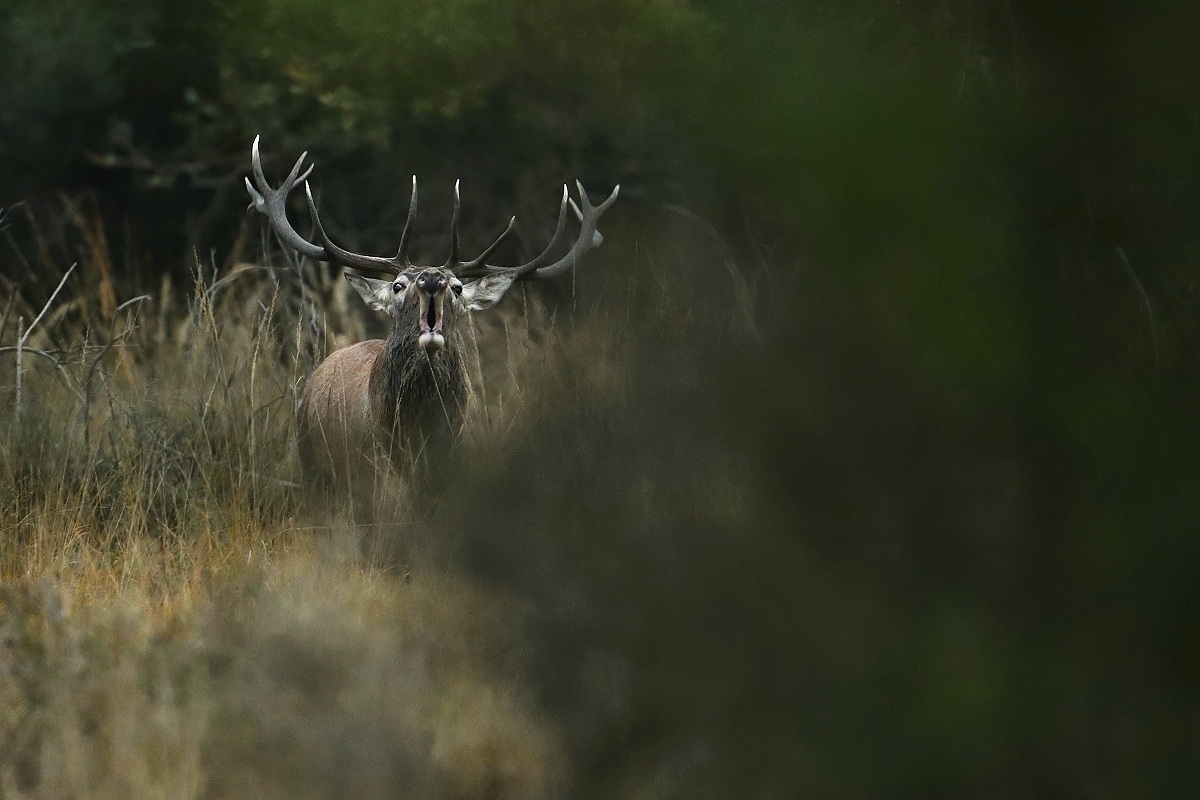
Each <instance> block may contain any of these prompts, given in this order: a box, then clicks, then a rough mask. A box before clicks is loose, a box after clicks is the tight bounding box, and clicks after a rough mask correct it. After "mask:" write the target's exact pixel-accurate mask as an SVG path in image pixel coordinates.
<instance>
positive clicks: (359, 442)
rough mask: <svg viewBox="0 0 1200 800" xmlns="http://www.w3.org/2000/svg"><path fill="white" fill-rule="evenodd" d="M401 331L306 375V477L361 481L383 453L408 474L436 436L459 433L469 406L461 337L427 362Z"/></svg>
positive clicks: (343, 352) (338, 355)
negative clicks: (411, 463)
mask: <svg viewBox="0 0 1200 800" xmlns="http://www.w3.org/2000/svg"><path fill="white" fill-rule="evenodd" d="M399 330H401V328H400V327H399V326H397V327H395V328H393V329H392V333H391V334H390V335H389V337H388V339H387V340H386V341H385V340H383V339H368V340H367V341H364V342H359V343H357V344H354V345H350V346H349V347H343V348H342V349H340V350H337V351H335V352H333V353H331V354H330V355H329V357H328V358H326V359H325V360H324V361H322V362H321V364H320V365H318V366H317V368H316V369H315V370H314V371H313V373H312V375H311V376H310V377H309V379H308V383H307V384H306V385H305V387H304V393H303V395H302V396H301V401H300V410H299V425H298V433H299V448H300V460H301V464H302V466H303V468H304V471H305V474H306V475H309V476H312V477H315V478H316V479H317V481H318V482H329V481H330V480H335V481H336V482H341V480H343V479H345V480H357V479H360V478H361V477H362V476H363V475H364V474H369V472H368V471H369V470H370V469H372V468H373V466H374V464H375V459H376V458H377V457H378V456H380V455H383V456H384V457H386V458H387V459H388V460H389V461H390V462H391V464H392V466H393V467H394V468H395V469H396V470H397V471H398V472H403V470H404V469H405V467H406V466H407V464H406V463H405V462H406V460H407V459H408V458H410V457H411V454H412V453H414V452H415V451H418V450H419V449H420V448H421V446H422V444H423V443H424V442H425V441H426V440H427V439H428V438H429V437H430V436H431V435H433V434H435V433H436V432H438V431H439V430H442V429H449V430H453V429H455V428H457V426H458V424H459V422H460V420H461V416H462V408H463V405H464V404H465V402H466V376H465V373H464V370H463V367H462V360H461V358H460V346H459V342H458V338H459V337H458V336H457V335H455V336H453V337H450V338H449V339H448V341H447V346H446V347H444V348H443V350H442V352H440V353H438V354H437V356H436V357H435V358H428V357H427V356H426V354H425V352H424V350H423V349H422V348H420V347H419V345H418V344H417V342H416V339H415V338H414V337H412V336H408V335H400V334H397V331H399Z"/></svg>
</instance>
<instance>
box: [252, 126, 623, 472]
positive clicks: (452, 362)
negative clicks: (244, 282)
mask: <svg viewBox="0 0 1200 800" xmlns="http://www.w3.org/2000/svg"><path fill="white" fill-rule="evenodd" d="M307 156H308V153H303V154H301V156H300V158H299V160H297V161H296V165H295V166H294V167H292V171H291V172H290V173H289V174H288V176H287V178H286V179H285V180H284V181H283V183H282V184H281V185H280V186H279V187H278V188H273V187H272V186H271V185H270V184H269V183H268V182H267V179H266V176H265V175H264V173H263V168H262V161H261V159H260V157H259V150H258V137H255V139H254V144H253V146H252V147H251V164H252V167H253V177H254V180H253V182H251V180H250V179H249V178H247V179H246V189H247V190H248V191H249V192H250V196H251V198H252V199H253V204H252V205H253V207H254V208H256V209H257V210H258V211H260V212H262V213H263V214H265V215H266V217H267V219H268V220H269V221H270V224H271V227H272V228H274V230H275V233H276V234H277V235H278V236H279V238H280V239H281V240H282V241H283V242H284V243H285V244H286V245H287V246H289V247H292V248H294V249H295V250H296V251H297V252H299V253H300V254H301V255H304V256H307V257H309V258H314V259H319V260H322V261H329V262H332V263H335V264H339V265H341V266H343V267H347V268H348V269H347V270H346V272H345V275H346V279H347V280H348V281H349V282H350V284H351V285H352V286H353V287H354V288H355V289H356V290H357V291H358V293H359V294H360V295H361V296H362V299H363V300H364V301H366V303H367V305H368V306H370V307H371V308H373V309H375V310H377V311H383V312H385V313H387V314H388V315H389V316H390V317H391V318H392V329H391V333H390V334H389V335H388V338H387V341H383V340H380V339H371V340H368V341H365V342H359V343H358V344H355V345H351V346H349V347H344V348H342V349H341V350H337V351H335V352H333V353H331V354H330V355H329V357H328V358H326V359H325V360H324V361H323V362H322V363H321V364H320V365H319V366H318V367H317V368H316V369H315V370H314V371H313V373H312V376H311V377H310V378H309V380H308V383H307V385H306V386H305V389H304V394H303V396H302V398H301V407H300V412H299V413H300V419H299V444H300V457H301V461H302V465H303V468H304V470H305V475H306V479H316V481H317V482H324V481H328V480H329V479H331V478H334V477H335V476H337V477H340V476H341V475H345V476H346V478H347V479H348V480H350V481H353V480H354V477H353V476H357V475H361V470H362V469H363V468H364V467H367V466H368V465H369V464H370V461H371V458H372V457H373V455H374V454H375V453H376V452H377V448H378V449H382V452H384V453H386V454H387V455H388V456H389V458H390V460H391V462H392V464H393V465H394V466H395V467H396V468H397V469H399V470H402V469H403V466H404V464H405V462H406V460H407V459H408V458H411V456H412V455H413V454H414V452H415V448H418V447H420V446H421V445H422V443H423V442H424V441H425V440H426V438H427V437H428V436H429V435H430V434H431V433H434V432H436V431H437V430H439V429H442V430H449V429H450V428H451V427H452V426H453V424H454V423H455V421H456V420H457V419H459V418H460V415H461V410H462V407H463V404H464V401H465V398H466V391H467V384H466V375H465V372H464V367H463V361H462V356H461V351H462V344H461V339H462V327H461V326H460V317H462V316H464V315H465V314H466V313H467V312H470V311H479V310H482V309H485V308H490V307H491V306H493V305H495V304H496V303H497V302H499V300H500V298H501V297H503V296H504V293H505V292H506V291H507V290H508V288H509V287H510V286H512V285H513V283H514V282H515V281H518V280H528V279H540V278H550V277H553V276H555V275H559V274H561V273H564V272H566V271H568V270H570V269H572V268H573V267H574V266H575V265H576V263H578V261H579V259H580V258H581V257H582V256H583V255H584V253H586V252H587V251H588V250H589V249H591V248H593V247H597V246H599V244H600V243H601V241H602V240H603V237H602V236H601V235H600V232H599V231H597V230H596V225H597V223H598V222H599V220H600V217H601V215H602V214H604V212H605V211H607V210H608V208H609V207H610V206H611V205H612V204H613V202H614V201H615V200H616V199H617V192H618V190H619V189H620V187H619V186H618V187H616V188H614V189H613V191H612V194H611V195H609V196H608V199H606V200H605V201H604V202H603V203H601V204H600V205H598V206H593V205H592V204H591V202H590V201H589V200H588V196H587V193H586V192H585V191H584V190H583V186H582V185H581V184H579V183H578V182H576V185H577V186H578V187H579V201H580V202H579V205H576V204H575V201H574V200H572V199H570V198H569V197H568V194H567V187H566V186H565V185H564V186H563V196H562V203H561V205H560V206H559V211H558V225H557V227H556V228H555V231H554V235H553V236H552V237H551V239H550V243H549V244H548V245H547V246H546V249H545V250H543V251H542V253H541V254H540V255H538V256H536V257H535V258H534V259H533V260H532V261H529V262H528V263H525V264H520V265H516V266H507V267H506V266H494V265H492V264H488V263H485V262H486V260H487V259H488V257H489V256H491V255H492V253H493V252H495V250H496V248H498V247H499V246H500V244H501V243H502V242H503V241H504V239H505V237H506V236H507V235H508V234H509V232H510V231H511V230H512V227H513V223H514V222H515V221H516V217H513V218H512V219H511V220H509V223H508V227H507V228H505V230H504V232H503V233H501V234H500V236H499V237H498V238H497V239H496V240H495V241H494V242H492V244H491V245H490V246H488V248H487V249H486V250H484V251H483V252H482V253H481V254H480V255H479V256H478V257H476V258H474V259H471V260H470V261H462V260H460V259H459V244H458V217H459V206H460V203H459V195H458V183H457V182H456V183H455V185H454V212H453V214H452V216H451V218H450V256H449V257H448V258H447V259H446V263H445V264H443V265H442V266H440V267H435V266H419V265H417V264H414V263H413V262H412V261H411V260H410V259H409V256H408V244H409V235H410V234H411V232H412V227H413V218H414V216H415V214H416V210H417V179H416V177H415V176H414V177H413V186H412V199H411V200H410V202H409V206H408V220H407V221H406V222H405V223H404V230H403V232H402V233H401V234H400V249H399V251H398V252H397V253H396V256H395V257H394V258H382V257H379V256H367V255H359V254H358V253H352V252H350V251H348V250H343V249H342V248H340V247H338V246H337V245H336V244H334V243H333V242H332V241H330V239H329V236H328V235H327V234H326V233H325V228H324V226H322V224H321V220H320V218H319V217H318V215H317V206H316V203H315V201H314V200H313V195H312V190H311V189H310V188H309V186H308V180H307V178H308V176H309V174H310V173H311V172H312V166H310V167H309V168H308V169H307V170H305V171H304V172H303V174H302V173H301V170H302V168H303V166H304V161H305V159H306V158H307ZM299 183H304V189H305V193H306V195H307V197H308V210H309V215H310V216H311V218H312V227H313V236H314V238H315V239H316V240H317V241H316V242H310V241H309V240H307V239H305V238H304V237H303V236H301V235H300V234H299V233H298V232H297V231H296V229H295V228H293V227H292V225H291V223H290V222H288V219H287V215H286V211H285V207H286V204H287V198H288V195H289V193H290V192H291V191H292V190H293V189H294V188H295V187H296V186H297V185H298V184H299ZM568 204H569V205H570V206H571V208H572V209H573V210H574V212H575V216H576V217H577V218H578V219H579V224H580V231H579V236H578V238H577V239H576V240H575V243H574V244H573V245H572V246H571V248H570V250H568V251H567V253H566V254H565V255H564V256H562V257H561V258H559V259H558V260H556V261H553V262H552V261H551V258H552V256H551V252H552V251H553V250H554V248H555V247H556V246H557V245H558V244H559V243H560V242H561V241H562V239H563V233H564V232H565V230H566V223H567V206H568ZM355 270H368V271H372V272H382V273H387V274H389V275H390V276H391V277H390V278H389V279H387V280H378V279H375V278H368V277H366V276H364V275H361V274H359V273H358V272H356V271H355ZM343 471H344V472H343Z"/></svg>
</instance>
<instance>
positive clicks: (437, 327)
mask: <svg viewBox="0 0 1200 800" xmlns="http://www.w3.org/2000/svg"><path fill="white" fill-rule="evenodd" d="M443 297H444V293H442V292H438V293H437V294H435V295H428V294H425V293H424V292H422V293H421V334H420V337H419V338H418V340H417V341H418V343H419V344H420V345H421V347H424V348H425V351H426V352H428V353H436V352H437V351H438V350H441V349H442V348H443V347H444V346H445V345H446V337H445V336H444V335H443V334H442V300H443Z"/></svg>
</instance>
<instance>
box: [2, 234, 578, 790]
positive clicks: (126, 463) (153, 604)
mask: <svg viewBox="0 0 1200 800" xmlns="http://www.w3.org/2000/svg"><path fill="white" fill-rule="evenodd" d="M78 224H79V225H80V226H82V228H81V229H82V230H84V232H85V233H87V232H88V231H92V227H91V226H88V224H87V220H86V219H85V218H84V217H82V216H80V217H79V222H78ZM92 232H93V233H94V231H92ZM86 240H87V243H88V247H89V249H87V250H86V253H85V258H84V260H83V262H82V263H81V264H80V265H79V266H78V267H77V268H76V270H75V272H74V273H73V274H71V275H70V277H69V278H68V279H67V280H66V281H65V282H64V283H63V288H62V291H61V292H60V293H59V294H58V295H57V296H56V297H54V299H53V302H51V303H49V304H47V305H45V309H46V313H45V314H44V315H41V319H40V321H39V322H38V323H37V325H36V326H35V327H33V329H32V332H31V333H30V334H29V335H28V336H26V331H29V330H30V325H31V322H32V321H33V320H34V319H35V318H37V317H38V315H39V312H40V311H41V308H42V303H44V301H45V300H46V298H47V297H48V296H49V294H50V290H52V289H53V285H56V284H57V283H58V280H57V278H58V276H61V275H62V274H63V273H62V272H61V271H59V269H58V267H57V266H56V265H55V264H53V263H51V261H50V260H49V258H48V257H47V258H44V259H42V260H41V261H37V260H36V259H35V260H34V263H31V264H27V267H28V268H29V269H30V275H31V276H33V275H37V276H39V277H40V278H41V279H40V280H29V281H26V282H25V291H23V292H22V291H19V290H18V287H16V286H9V288H8V293H7V295H6V296H5V295H0V314H3V315H4V320H3V327H0V347H8V348H10V349H9V350H6V351H4V352H3V353H2V354H0V359H3V360H0V376H3V377H0V426H3V429H2V430H0V464H2V466H0V532H2V536H0V796H3V797H80V798H83V797H249V796H253V797H351V796H352V797H375V796H381V797H382V796H387V797H397V796H401V797H406V796H411V797H430V796H441V797H548V796H554V795H556V794H557V793H558V792H559V791H561V789H562V786H563V785H564V784H563V781H564V780H565V774H566V772H565V771H566V766H565V765H566V756H565V751H564V746H563V744H562V741H561V737H560V735H559V733H558V732H557V731H556V729H555V727H554V726H553V725H551V724H550V723H549V722H548V721H547V720H546V719H545V718H543V717H542V716H541V714H540V713H539V712H538V710H537V709H536V707H535V706H534V704H533V703H532V701H531V699H530V697H528V696H527V694H526V693H523V691H522V690H521V688H520V686H519V685H517V683H516V682H515V681H514V679H513V677H512V676H513V674H514V671H513V670H512V668H511V663H512V661H513V660H514V658H519V656H520V653H521V649H522V647H523V644H522V633H521V631H522V626H523V619H524V617H525V615H526V614H527V612H528V609H526V608H525V607H524V605H523V604H522V603H520V602H518V601H517V600H516V599H514V598H511V597H506V596H504V595H503V594H502V593H500V592H498V591H494V590H493V591H488V590H484V589H482V588H480V587H479V586H478V585H476V584H475V583H473V582H471V581H470V580H468V579H466V578H464V577H461V576H459V575H457V574H455V572H454V571H453V570H452V569H450V568H449V567H447V566H445V563H446V562H444V561H439V560H437V559H425V560H423V561H422V559H421V557H420V553H422V552H424V551H425V550H428V549H430V548H426V547H424V546H423V545H422V541H423V534H422V533H421V531H419V530H416V527H417V526H418V523H417V522H416V520H415V518H405V517H403V516H401V517H400V518H398V519H396V518H394V519H392V520H390V525H389V528H388V529H389V531H391V532H393V533H395V532H396V531H401V532H403V537H401V538H403V540H404V542H405V545H404V546H403V547H400V548H396V547H392V548H391V549H390V552H391V553H393V554H394V553H395V552H402V553H403V554H405V556H406V558H405V560H404V561H403V562H402V563H401V562H399V561H397V560H396V559H395V558H392V559H390V560H383V561H370V560H367V559H364V557H363V555H362V553H361V552H360V549H359V542H358V538H359V537H358V536H356V534H355V532H354V531H351V530H349V529H348V527H347V526H346V524H345V523H343V522H338V521H336V520H335V521H334V522H333V523H332V525H330V524H329V520H328V518H323V519H322V525H323V526H322V527H321V528H320V529H314V526H313V516H312V514H310V513H309V512H308V511H306V510H305V509H304V508H302V505H301V502H300V501H301V498H300V497H299V492H298V490H297V477H298V476H297V472H296V470H297V467H296V464H295V460H294V456H293V447H292V445H291V443H290V434H291V425H292V414H293V409H294V404H295V398H296V396H297V394H298V391H299V388H300V386H301V385H302V381H303V377H304V375H305V374H306V372H307V371H308V369H310V367H311V364H312V362H313V360H314V358H318V357H319V356H320V353H321V352H322V351H323V350H324V349H326V348H327V347H328V346H330V344H331V343H330V342H328V341H326V339H327V338H328V339H333V340H334V341H333V342H332V344H334V345H337V344H341V343H344V341H345V340H351V339H356V338H362V336H363V335H364V333H365V331H364V329H363V327H362V322H361V321H359V320H358V318H357V317H355V316H353V315H349V314H347V313H345V311H344V308H345V298H346V295H345V293H344V291H343V290H342V289H341V288H339V287H337V286H328V285H327V286H320V287H316V289H314V288H312V287H308V288H306V289H305V293H304V294H299V293H298V292H297V288H296V287H297V284H295V283H294V282H293V283H291V284H289V283H288V282H287V281H283V282H281V283H278V284H276V283H272V281H270V280H266V279H264V278H263V275H262V274H261V273H255V272H254V271H253V270H245V273H246V274H245V275H240V276H238V277H237V278H235V279H233V280H231V281H230V282H229V283H226V284H223V285H222V287H221V289H220V290H219V291H218V292H213V291H211V290H210V289H208V288H206V287H205V285H204V282H203V281H199V280H198V281H197V284H196V287H195V289H194V291H193V292H192V295H191V299H190V300H189V301H187V302H184V301H181V300H179V299H178V298H177V297H176V294H178V293H177V292H176V290H175V289H173V287H171V286H170V285H169V284H166V283H164V284H163V285H162V286H160V287H158V289H157V290H156V291H155V292H153V293H152V294H151V295H150V296H149V297H146V298H144V299H141V300H135V301H133V302H128V303H127V304H125V305H122V301H127V299H128V298H126V297H122V296H120V295H119V293H118V292H117V290H116V289H115V287H114V285H113V282H112V278H111V274H112V270H111V267H110V259H109V258H108V255H107V250H106V247H107V245H106V244H105V243H104V240H103V237H96V236H88V237H86ZM48 276H55V277H54V279H53V280H50V279H49V277H48ZM285 277H287V276H286V275H285ZM29 298H34V299H33V300H30V299H29ZM5 307H7V309H8V310H7V312H5V311H4V309H5ZM313 309H319V314H318V315H317V316H316V317H314V315H313ZM496 325H497V326H498V330H499V334H497V331H495V330H494V331H491V332H490V335H492V336H493V337H498V339H499V340H500V341H501V342H502V343H503V344H502V346H501V349H503V350H504V351H506V352H507V353H509V356H508V357H507V358H501V359H498V360H497V361H498V362H499V363H500V367H498V368H492V369H483V368H481V367H480V366H479V365H476V366H475V367H474V368H473V371H472V380H473V381H474V383H475V385H476V389H477V392H476V397H477V398H478V401H477V402H475V403H474V404H473V406H472V410H471V412H470V422H469V423H468V431H467V433H468V438H472V439H474V440H476V441H478V440H485V441H486V439H487V438H488V437H489V436H494V435H503V433H504V431H505V430H507V429H508V428H510V427H511V426H512V425H513V424H514V419H515V417H516V415H517V412H518V411H519V408H520V406H521V402H522V401H521V393H520V391H519V390H518V389H517V388H516V387H518V386H519V385H520V383H519V381H520V379H521V378H522V376H521V375H520V374H519V373H520V372H521V371H522V370H526V369H536V368H537V362H538V359H522V358H520V357H518V355H517V353H518V351H521V350H523V349H526V348H525V345H523V344H522V342H524V341H527V338H526V337H525V335H524V333H523V332H522V331H517V330H505V329H504V328H505V325H504V323H503V322H499V323H496ZM316 330H320V331H323V334H322V336H321V337H320V339H319V340H318V339H317V338H316V337H314V336H313V333H312V332H313V331H316ZM21 337H24V338H23V339H22V338H21ZM18 340H20V341H19V344H20V353H18V352H17V350H16V349H13V348H16V347H17V345H18ZM18 357H19V361H20V367H19V369H18V367H17V362H18ZM18 372H19V374H18ZM401 513H403V511H401Z"/></svg>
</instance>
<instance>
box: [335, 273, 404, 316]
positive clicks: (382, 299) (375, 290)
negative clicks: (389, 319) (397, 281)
mask: <svg viewBox="0 0 1200 800" xmlns="http://www.w3.org/2000/svg"><path fill="white" fill-rule="evenodd" d="M345 275H346V280H348V281H350V285H351V286H353V287H354V289H355V291H357V292H358V294H359V296H360V297H362V299H363V302H364V303H366V304H367V305H368V306H370V307H371V308H373V309H375V310H376V311H383V312H386V313H389V314H390V313H392V303H391V298H392V282H391V281H381V280H378V279H376V278H368V277H366V276H365V275H359V274H358V273H357V272H353V271H352V270H349V269H347V270H346V272H345Z"/></svg>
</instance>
